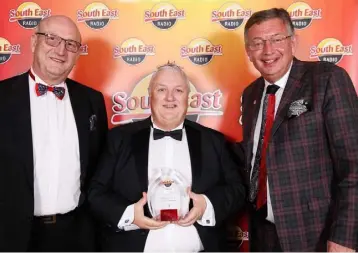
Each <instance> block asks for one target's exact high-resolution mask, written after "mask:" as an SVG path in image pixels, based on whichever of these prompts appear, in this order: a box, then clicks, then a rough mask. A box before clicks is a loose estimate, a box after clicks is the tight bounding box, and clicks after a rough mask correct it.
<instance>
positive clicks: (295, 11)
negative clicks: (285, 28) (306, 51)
mask: <svg viewBox="0 0 358 253" xmlns="http://www.w3.org/2000/svg"><path fill="white" fill-rule="evenodd" d="M287 12H288V13H289V14H290V16H291V19H292V23H293V26H294V27H295V28H296V29H298V30H301V29H304V28H306V27H308V26H309V25H310V24H311V23H312V20H314V19H321V18H322V9H312V8H311V6H309V5H308V4H306V3H304V2H296V3H293V4H291V5H290V6H289V7H288V9H287Z"/></svg>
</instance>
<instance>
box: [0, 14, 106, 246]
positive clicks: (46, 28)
mask: <svg viewBox="0 0 358 253" xmlns="http://www.w3.org/2000/svg"><path fill="white" fill-rule="evenodd" d="M80 47H81V35H80V32H79V30H78V28H77V26H76V24H75V23H74V22H73V21H72V20H71V19H69V18H68V17H65V16H51V17H49V18H46V19H43V20H42V21H41V22H40V24H39V26H38V27H37V29H36V31H35V33H34V34H33V35H32V37H31V49H32V52H33V64H32V67H31V69H30V70H29V71H28V72H27V73H24V74H22V75H18V76H15V77H12V78H9V79H6V80H3V81H1V82H0V119H1V123H0V140H1V141H0V189H1V191H0V251H94V250H95V248H94V241H95V239H94V229H93V221H92V219H91V217H90V215H89V214H88V212H87V197H86V191H87V185H88V182H89V179H90V178H91V176H92V175H93V173H94V168H95V167H96V164H97V159H98V154H99V152H100V150H101V148H102V144H103V143H102V142H103V140H104V139H105V135H106V132H107V129H108V125H107V115H106V109H105V104H104V99H103V95H102V94H101V93H100V92H98V91H95V90H93V89H91V88H89V87H86V86H84V85H81V84H79V83H77V82H75V81H73V80H71V79H69V78H67V76H68V75H69V73H70V72H71V70H72V68H73V66H74V65H75V63H76V61H77V59H78V57H79V54H80Z"/></svg>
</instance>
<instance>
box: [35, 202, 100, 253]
mask: <svg viewBox="0 0 358 253" xmlns="http://www.w3.org/2000/svg"><path fill="white" fill-rule="evenodd" d="M90 218H91V217H90V216H89V215H88V214H86V212H85V211H84V210H83V209H81V208H76V209H75V210H73V211H71V212H69V213H66V214H57V215H49V216H40V217H37V216H35V217H34V219H33V224H32V231H31V239H30V244H29V251H32V252H44V251H47V252H59V251H62V252H69V251H72V252H73V251H77V252H78V251H95V235H94V228H93V221H91V220H90Z"/></svg>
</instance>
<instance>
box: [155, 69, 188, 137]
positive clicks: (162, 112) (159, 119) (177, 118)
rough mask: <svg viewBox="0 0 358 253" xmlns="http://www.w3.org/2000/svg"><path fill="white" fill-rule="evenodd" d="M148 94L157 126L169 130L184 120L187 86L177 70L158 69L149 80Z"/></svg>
mask: <svg viewBox="0 0 358 253" xmlns="http://www.w3.org/2000/svg"><path fill="white" fill-rule="evenodd" d="M149 95H150V105H151V111H152V118H153V121H154V123H155V124H156V125H157V126H158V127H160V128H162V129H164V130H167V131H169V130H172V129H174V128H176V127H177V126H179V125H180V124H181V123H182V122H183V121H184V119H185V115H186V112H187V109H188V96H189V87H188V84H187V83H186V81H185V79H184V77H183V76H182V74H181V73H180V72H179V71H177V70H174V69H170V68H168V69H162V70H160V71H159V72H158V73H157V75H156V76H155V77H154V79H153V80H152V81H151V86H150V88H149Z"/></svg>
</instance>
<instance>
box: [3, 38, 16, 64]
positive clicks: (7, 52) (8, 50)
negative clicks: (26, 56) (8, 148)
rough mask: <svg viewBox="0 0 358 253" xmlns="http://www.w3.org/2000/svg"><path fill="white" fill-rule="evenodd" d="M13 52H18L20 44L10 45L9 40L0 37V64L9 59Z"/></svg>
mask: <svg viewBox="0 0 358 253" xmlns="http://www.w3.org/2000/svg"><path fill="white" fill-rule="evenodd" d="M13 54H20V45H19V44H17V45H11V44H10V42H9V41H7V40H6V39H4V38H1V37H0V64H4V63H6V62H7V61H8V60H10V58H11V56H12V55H13Z"/></svg>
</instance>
